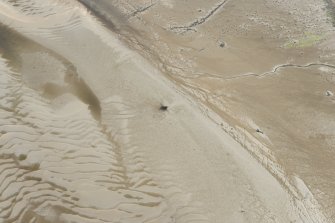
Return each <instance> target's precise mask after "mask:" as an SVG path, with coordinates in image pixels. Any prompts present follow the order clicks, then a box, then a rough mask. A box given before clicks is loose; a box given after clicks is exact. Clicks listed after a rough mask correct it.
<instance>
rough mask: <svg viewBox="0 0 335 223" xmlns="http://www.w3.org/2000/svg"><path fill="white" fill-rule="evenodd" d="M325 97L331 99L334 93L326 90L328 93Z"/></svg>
mask: <svg viewBox="0 0 335 223" xmlns="http://www.w3.org/2000/svg"><path fill="white" fill-rule="evenodd" d="M326 95H327V96H328V97H331V96H334V93H333V92H331V91H329V90H328V91H326Z"/></svg>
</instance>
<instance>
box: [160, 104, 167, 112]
mask: <svg viewBox="0 0 335 223" xmlns="http://www.w3.org/2000/svg"><path fill="white" fill-rule="evenodd" d="M159 110H161V111H167V110H168V106H166V105H161V106H160V107H159Z"/></svg>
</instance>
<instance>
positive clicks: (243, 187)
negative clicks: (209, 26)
mask: <svg viewBox="0 0 335 223" xmlns="http://www.w3.org/2000/svg"><path fill="white" fill-rule="evenodd" d="M82 2H84V1H82ZM174 2H175V1H164V4H162V5H163V6H164V7H167V8H171V7H173V6H174ZM197 2H198V1H197ZM199 2H200V1H199ZM199 2H198V3H199ZM91 3H92V2H91ZM15 4H16V5H15ZM100 4H104V1H101V2H100ZM199 4H200V3H199ZM14 5H15V6H14ZM103 6H104V7H105V9H108V10H112V11H113V10H115V12H118V13H119V14H118V13H115V14H113V13H111V14H112V17H113V16H114V17H116V18H115V21H116V23H115V24H114V25H110V24H109V25H108V26H107V27H105V26H104V25H103V23H102V22H106V23H107V22H108V19H111V18H112V17H110V18H107V19H106V18H105V19H102V20H101V21H99V20H98V19H97V18H96V17H95V16H93V15H92V14H91V13H89V12H88V11H87V9H86V8H85V7H84V6H83V5H81V4H79V3H77V2H75V1H67V0H28V1H27V0H25V1H17V3H13V2H11V1H2V2H0V21H1V22H2V23H3V24H4V25H5V26H6V27H4V26H3V27H2V28H1V40H2V41H1V45H0V47H1V48H0V49H1V51H0V52H1V55H2V56H1V60H0V69H1V72H0V75H1V77H0V81H1V82H0V84H1V86H2V87H1V89H0V106H1V107H0V108H1V109H0V115H1V119H0V124H1V125H0V128H1V129H0V134H1V135H0V145H1V149H0V154H1V155H0V157H1V159H0V170H1V173H0V179H1V182H2V183H1V184H0V191H1V193H0V210H1V211H0V221H2V222H24V223H25V222H38V223H40V222H41V223H42V222H127V223H128V222H129V223H131V222H134V223H135V222H136V223H138V222H148V223H149V222H152V223H153V222H159V223H163V222H283V223H286V222H330V221H331V220H328V217H325V215H324V213H323V212H324V209H323V208H322V207H321V206H320V205H319V203H318V201H317V200H316V199H315V198H314V195H313V194H312V193H311V192H310V191H309V189H308V187H307V186H306V185H305V183H304V182H303V180H301V179H300V177H299V176H298V175H294V176H293V175H291V173H290V174H288V173H287V172H285V171H286V169H285V168H286V167H285V166H284V167H283V166H282V165H281V164H280V163H279V162H278V160H277V158H276V156H275V154H274V152H273V151H271V150H270V149H269V148H268V147H267V143H265V142H263V141H262V140H264V141H267V142H270V143H269V144H271V141H272V137H271V136H269V137H268V136H266V135H265V136H263V137H262V138H261V139H260V138H259V137H257V136H254V135H253V134H250V133H248V131H247V130H248V129H247V130H246V129H245V128H243V126H238V125H236V126H234V125H231V120H232V119H233V118H234V117H235V116H231V117H230V118H228V117H226V115H225V114H223V112H224V111H225V110H224V108H223V109H222V110H221V112H222V113H221V112H219V111H218V109H217V108H216V107H215V106H212V105H210V104H206V103H204V101H203V100H202V95H201V94H198V93H197V91H196V89H197V88H198V86H197V87H195V88H194V89H193V91H187V90H188V89H186V88H184V87H183V84H185V85H186V84H189V85H188V86H189V87H192V84H195V83H196V81H197V80H195V82H194V83H192V82H183V83H181V82H180V80H179V79H174V78H171V77H169V76H168V77H169V78H166V76H164V74H163V73H164V66H165V64H164V63H165V62H166V64H169V61H165V60H164V58H163V59H162V58H156V59H157V60H156V61H154V60H153V59H152V58H153V56H152V55H146V52H147V51H146V50H151V49H150V48H145V41H143V45H142V46H141V45H139V44H140V42H141V41H139V40H140V39H141V38H139V39H136V38H135V37H136V36H137V35H139V36H140V35H141V32H138V33H137V32H136V30H133V29H132V28H131V26H130V25H129V24H128V23H127V19H125V18H124V17H123V13H125V11H122V10H120V9H117V8H108V7H107V6H109V4H107V5H103ZM119 6H120V5H119ZM121 6H122V4H121ZM199 7H200V5H199ZM214 9H215V7H214ZM118 10H120V11H118ZM140 11H141V10H140ZM100 12H102V13H103V14H104V13H106V14H107V15H109V14H108V11H107V12H104V11H100ZM113 12H114V11H113ZM133 14H134V12H133ZM135 14H137V13H135ZM100 16H101V15H100ZM185 18H187V17H185ZM186 23H187V22H186ZM108 28H111V29H112V30H113V31H111V30H109V29H108ZM131 32H132V35H133V36H132V35H128V36H124V35H125V34H129V33H131ZM142 35H143V36H142V37H145V33H142ZM160 43H162V42H160ZM141 47H144V48H141ZM153 47H154V45H153ZM162 48H163V47H162ZM135 49H139V50H140V52H141V53H143V54H140V53H138V51H137V50H135ZM153 52H154V51H153ZM171 55H172V54H171ZM190 55H192V53H190ZM193 62H194V63H195V61H193ZM156 65H157V67H156ZM175 65H178V64H175ZM190 67H192V66H191V65H190ZM209 67H211V66H209ZM158 68H161V70H160V69H158ZM165 68H166V67H165ZM232 69H233V68H232ZM240 69H246V70H248V69H247V68H240ZM199 70H200V71H201V69H199ZM219 70H220V69H219ZM162 71H163V72H162ZM165 71H166V70H165ZM240 71H241V72H242V70H239V71H238V72H240ZM236 72H237V71H236ZM206 83H207V81H206V80H204V81H203V82H202V84H203V86H204V87H203V91H204V92H210V91H211V90H212V89H210V90H206V89H205V86H206ZM251 83H252V82H251ZM232 86H233V85H232ZM212 87H213V86H212ZM199 89H201V88H200V87H199ZM224 93H225V92H222V94H224ZM226 93H227V94H228V93H229V92H228V91H227V92H226ZM194 95H196V97H194ZM197 97H198V98H197ZM205 97H206V96H205ZM244 100H247V98H246V97H245V98H244ZM162 104H163V105H167V106H168V109H167V110H166V111H161V110H160V106H161V105H162ZM237 115H239V117H240V118H241V119H242V121H244V122H245V123H247V124H248V125H249V126H250V127H251V128H258V125H257V124H256V123H255V122H254V121H253V119H248V117H244V116H242V115H240V114H238V113H236V116H237ZM259 128H261V127H259Z"/></svg>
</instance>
